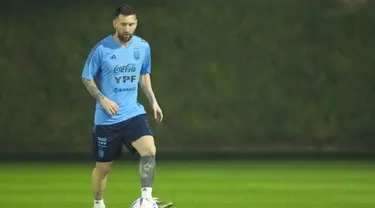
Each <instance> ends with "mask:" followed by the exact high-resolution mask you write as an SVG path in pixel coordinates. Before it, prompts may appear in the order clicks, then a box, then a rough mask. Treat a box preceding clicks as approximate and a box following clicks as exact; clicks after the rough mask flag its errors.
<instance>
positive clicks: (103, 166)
mask: <svg viewBox="0 0 375 208" xmlns="http://www.w3.org/2000/svg"><path fill="white" fill-rule="evenodd" d="M112 165H113V162H96V164H95V170H96V171H99V172H100V173H101V174H103V175H106V174H107V173H108V172H109V171H110V170H111V168H112Z"/></svg>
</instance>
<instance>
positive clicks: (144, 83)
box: [139, 74, 157, 105]
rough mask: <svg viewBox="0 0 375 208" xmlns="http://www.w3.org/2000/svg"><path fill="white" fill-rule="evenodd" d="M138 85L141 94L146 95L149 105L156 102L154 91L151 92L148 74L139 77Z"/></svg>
mask: <svg viewBox="0 0 375 208" xmlns="http://www.w3.org/2000/svg"><path fill="white" fill-rule="evenodd" d="M139 84H140V85H141V88H142V91H143V93H144V94H145V95H146V97H147V99H148V101H149V102H150V105H152V104H153V103H155V102H157V101H156V97H155V94H154V91H153V90H152V86H151V78H150V74H143V75H141V78H140V80H139Z"/></svg>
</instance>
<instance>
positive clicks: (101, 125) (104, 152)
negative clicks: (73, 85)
mask: <svg viewBox="0 0 375 208" xmlns="http://www.w3.org/2000/svg"><path fill="white" fill-rule="evenodd" d="M137 21H138V20H137V15H136V11H135V10H134V8H132V7H131V6H129V5H122V6H120V7H118V8H117V9H116V12H115V16H114V18H113V27H114V28H115V33H114V34H111V35H108V36H107V37H105V38H104V39H102V40H101V41H99V42H98V43H97V44H96V45H95V46H94V47H93V49H92V50H91V52H90V54H89V55H88V58H87V60H86V63H85V65H84V68H83V72H82V81H83V84H84V86H85V88H86V89H87V91H88V92H89V93H90V94H91V95H92V96H93V97H94V98H95V99H96V101H97V102H96V109H95V116H94V127H93V155H92V156H93V160H94V161H95V162H96V163H95V168H94V170H93V172H92V185H93V192H94V208H105V204H104V200H103V196H104V190H105V187H106V181H107V175H108V172H109V171H110V169H111V167H112V164H113V162H114V161H115V160H116V159H117V158H119V157H121V154H122V145H125V146H126V147H127V148H128V150H129V151H130V152H131V153H133V154H134V153H138V154H139V155H140V164H139V169H140V170H139V171H140V176H141V177H140V178H141V194H142V195H141V196H142V197H143V198H147V199H149V200H154V202H156V203H157V205H158V206H159V207H160V208H167V207H171V206H172V203H171V202H161V201H159V200H157V198H153V196H152V185H153V180H154V169H155V154H156V148H155V144H154V138H153V136H152V132H151V128H150V126H149V124H148V120H147V118H146V115H145V114H146V112H145V109H144V107H143V106H142V105H141V104H140V103H138V101H137V95H138V93H137V91H138V84H139V85H140V86H141V89H142V90H143V92H144V93H145V95H146V97H147V98H148V101H149V102H150V105H151V108H152V110H153V118H154V119H155V120H156V122H157V123H160V122H161V121H162V119H163V113H162V110H161V109H160V107H159V104H158V102H157V100H156V98H155V95H154V92H153V90H152V87H151V80H150V72H151V52H150V46H149V44H148V43H147V42H146V41H145V40H143V39H141V38H140V37H137V36H135V35H133V34H134V32H135V30H136V27H137ZM95 79H97V81H98V83H99V87H97V85H96V84H95V82H94V80H95ZM99 89H100V90H99Z"/></svg>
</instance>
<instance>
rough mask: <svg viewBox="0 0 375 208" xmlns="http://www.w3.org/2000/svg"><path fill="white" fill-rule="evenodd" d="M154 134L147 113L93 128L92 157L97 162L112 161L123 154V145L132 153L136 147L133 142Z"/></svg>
mask: <svg viewBox="0 0 375 208" xmlns="http://www.w3.org/2000/svg"><path fill="white" fill-rule="evenodd" d="M147 135H150V136H152V131H151V127H150V125H149V123H148V120H147V117H146V115H145V114H141V115H138V116H135V117H133V118H130V119H128V120H125V121H122V122H119V123H115V124H111V125H96V126H94V128H93V142H92V159H93V160H94V161H96V162H111V161H114V160H116V159H118V158H120V157H121V156H122V147H123V145H124V146H125V147H127V149H128V150H129V152H131V153H132V154H134V153H136V152H137V151H136V149H135V148H134V147H133V146H132V143H133V142H134V141H136V140H138V139H139V138H141V137H143V136H147Z"/></svg>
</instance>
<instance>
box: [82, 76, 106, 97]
mask: <svg viewBox="0 0 375 208" xmlns="http://www.w3.org/2000/svg"><path fill="white" fill-rule="evenodd" d="M82 82H83V84H84V85H85V87H86V89H87V91H88V92H89V93H90V94H91V96H93V97H94V98H95V99H96V100H97V101H99V102H100V101H101V100H103V98H104V95H103V94H102V93H101V92H100V90H99V89H98V87H97V86H96V84H95V82H94V80H87V79H84V78H82Z"/></svg>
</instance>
